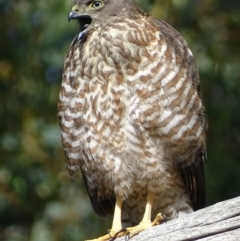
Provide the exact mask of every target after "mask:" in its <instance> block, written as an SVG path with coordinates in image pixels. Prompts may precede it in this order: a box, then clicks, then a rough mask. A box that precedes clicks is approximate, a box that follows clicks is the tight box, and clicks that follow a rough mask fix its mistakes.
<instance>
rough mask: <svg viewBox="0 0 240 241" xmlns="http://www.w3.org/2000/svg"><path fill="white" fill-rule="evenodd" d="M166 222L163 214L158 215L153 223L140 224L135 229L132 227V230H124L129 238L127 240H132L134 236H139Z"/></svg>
mask: <svg viewBox="0 0 240 241" xmlns="http://www.w3.org/2000/svg"><path fill="white" fill-rule="evenodd" d="M163 220H164V217H163V215H162V214H161V213H158V214H157V216H156V218H155V219H154V220H153V222H150V221H149V222H141V223H139V224H138V225H137V226H135V227H130V228H126V229H125V230H124V232H125V235H126V237H127V239H126V240H128V239H130V238H132V237H133V236H135V235H137V234H139V233H140V232H142V231H143V230H145V229H147V228H150V227H153V226H156V225H159V224H160V223H162V222H163Z"/></svg>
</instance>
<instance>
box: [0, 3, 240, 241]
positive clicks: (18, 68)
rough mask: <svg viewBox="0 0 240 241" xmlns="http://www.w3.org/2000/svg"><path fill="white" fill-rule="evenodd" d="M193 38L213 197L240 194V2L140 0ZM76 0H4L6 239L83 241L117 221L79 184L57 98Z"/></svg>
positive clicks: (1, 89) (1, 74) (1, 100)
mask: <svg viewBox="0 0 240 241" xmlns="http://www.w3.org/2000/svg"><path fill="white" fill-rule="evenodd" d="M138 2H139V4H140V5H141V6H142V7H143V8H144V9H145V10H146V11H147V12H148V13H150V14H151V15H154V16H156V17H159V18H162V19H164V20H165V21H167V22H168V23H170V24H171V25H172V26H174V27H175V28H176V29H177V30H178V31H179V32H180V33H181V34H182V35H183V36H184V37H185V38H186V39H187V41H188V43H189V46H190V47H191V49H192V51H193V53H194V55H195V58H196V61H197V63H198V66H199V69H200V76H201V83H202V86H201V88H202V96H203V99H204V103H205V105H206V114H207V117H208V122H209V130H208V133H207V150H208V162H207V165H206V178H207V195H208V204H209V205H210V204H213V203H215V202H217V201H221V200H225V199H228V198H232V197H235V196H239V195H240V151H239V148H240V2H239V1H236V0H228V1H224V0H202V1H199V0H195V1H191V0H155V1H154V0H149V1H146V0H139V1H138ZM71 3H72V2H71V1H70V0H69V1H67V0H63V1H45V0H42V1H36V0H31V1H30V0H20V1H7V0H0V33H1V36H0V117H1V118H0V123H1V125H0V146H1V149H0V158H1V159H0V240H4V241H27V240H28V241H63V240H67V241H77V240H78V241H79V240H83V239H85V238H91V237H97V236H98V235H100V234H103V233H105V231H106V229H107V228H109V227H110V226H111V224H110V223H111V218H109V219H107V220H102V219H100V218H98V217H97V215H96V214H95V213H94V212H93V210H92V208H91V206H90V202H89V200H88V197H87V194H86V191H85V188H84V185H83V183H82V181H81V180H79V182H76V183H71V182H70V181H69V178H68V173H67V168H66V164H65V157H64V154H63V151H62V148H61V141H60V132H59V127H58V120H57V101H58V93H59V87H60V81H61V71H62V66H63V60H64V56H65V53H66V51H67V48H68V46H69V45H70V42H71V40H72V39H73V37H74V35H75V34H76V32H77V24H76V23H74V22H71V23H70V24H69V23H68V22H67V14H68V12H69V10H70V7H71Z"/></svg>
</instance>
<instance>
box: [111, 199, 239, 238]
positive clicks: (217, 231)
mask: <svg viewBox="0 0 240 241" xmlns="http://www.w3.org/2000/svg"><path fill="white" fill-rule="evenodd" d="M130 240H131V241H146V240H148V241H180V240H184V241H185V240H201V241H210V240H211V241H212V240H214V241H217V240H223V241H240V197H237V198H233V199H230V200H227V201H223V202H219V203H217V204H214V205H212V206H209V207H207V208H204V209H201V210H198V211H196V212H194V213H191V214H188V215H186V216H184V217H180V218H177V219H174V220H171V221H168V222H165V223H163V224H161V225H158V226H155V227H152V228H149V229H147V230H145V231H143V232H141V233H139V234H138V235H136V236H135V237H133V238H131V239H130ZM116 241H125V237H122V238H118V239H116Z"/></svg>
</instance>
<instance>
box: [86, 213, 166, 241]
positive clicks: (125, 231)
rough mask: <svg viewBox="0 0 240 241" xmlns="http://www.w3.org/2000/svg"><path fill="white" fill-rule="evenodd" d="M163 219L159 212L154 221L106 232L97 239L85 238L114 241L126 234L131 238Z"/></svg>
mask: <svg viewBox="0 0 240 241" xmlns="http://www.w3.org/2000/svg"><path fill="white" fill-rule="evenodd" d="M163 220H164V217H163V215H162V214H161V213H159V214H158V215H157V216H156V218H155V219H154V220H153V222H141V223H139V224H138V225H137V226H134V227H129V228H124V229H122V230H119V231H113V230H111V231H110V233H109V234H106V235H104V236H102V237H99V238H97V239H91V240H85V241H113V240H115V239H116V238H119V237H123V236H126V240H129V239H130V238H132V237H133V236H135V235H137V234H139V233H140V232H142V231H143V230H145V229H147V228H150V227H153V226H156V225H158V224H160V223H162V222H163Z"/></svg>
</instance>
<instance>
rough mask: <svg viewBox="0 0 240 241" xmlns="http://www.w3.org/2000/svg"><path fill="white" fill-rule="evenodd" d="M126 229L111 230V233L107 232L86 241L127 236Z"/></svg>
mask: <svg viewBox="0 0 240 241" xmlns="http://www.w3.org/2000/svg"><path fill="white" fill-rule="evenodd" d="M125 235H126V233H125V229H124V230H122V229H121V230H119V231H114V230H110V233H109V234H106V235H104V236H101V237H99V238H97V239H91V240H85V241H113V240H115V239H116V238H118V237H122V236H125Z"/></svg>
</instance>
